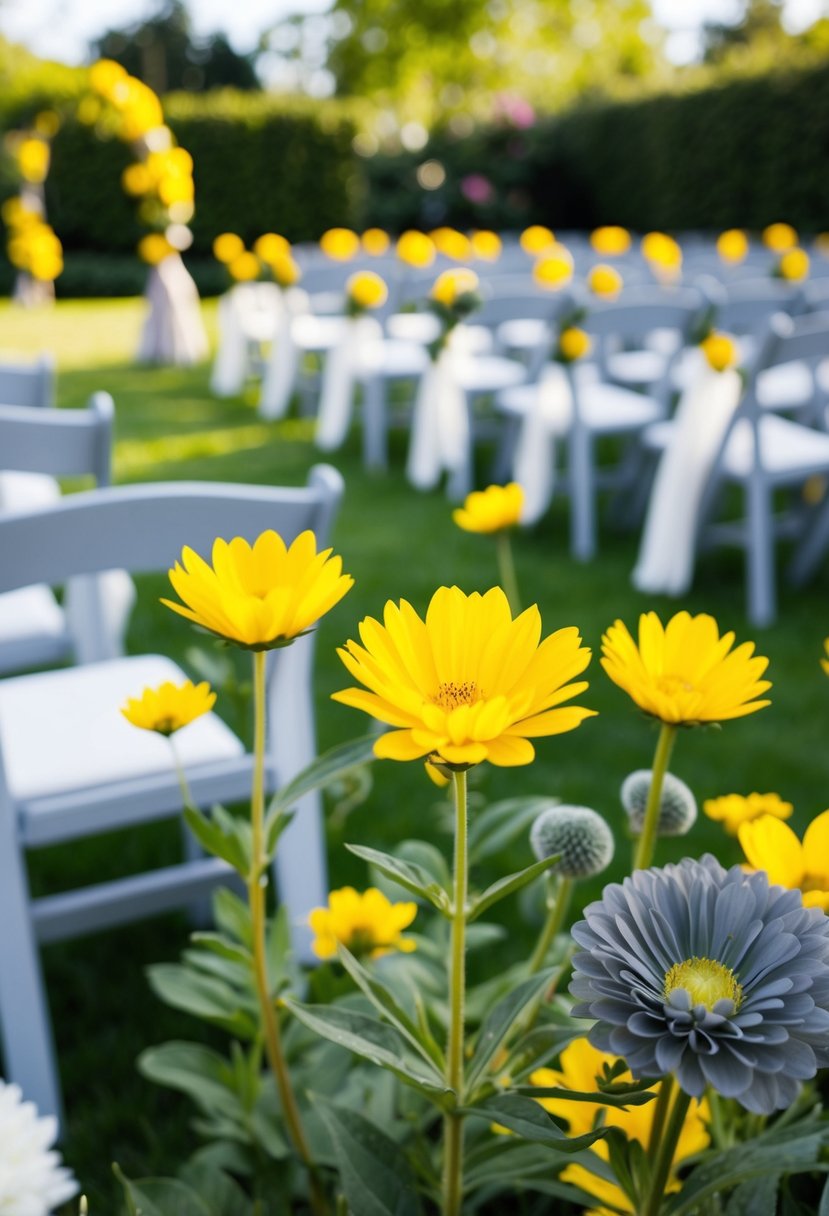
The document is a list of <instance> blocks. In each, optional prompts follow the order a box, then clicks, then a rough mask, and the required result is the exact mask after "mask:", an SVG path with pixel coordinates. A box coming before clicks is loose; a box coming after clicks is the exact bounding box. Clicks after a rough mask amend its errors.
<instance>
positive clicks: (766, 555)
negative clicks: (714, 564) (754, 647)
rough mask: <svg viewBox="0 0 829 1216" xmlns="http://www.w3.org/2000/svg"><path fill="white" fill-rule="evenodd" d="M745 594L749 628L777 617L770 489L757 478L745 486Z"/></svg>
mask: <svg viewBox="0 0 829 1216" xmlns="http://www.w3.org/2000/svg"><path fill="white" fill-rule="evenodd" d="M746 508H747V510H746V514H747V519H746V525H747V528H748V535H747V537H746V592H747V598H748V605H747V608H748V619H749V621H750V623H751V624H752V625H759V626H764V625H771V624H773V622H774V619H775V616H776V615H777V603H776V594H775V584H774V535H773V531H772V514H771V490H770V488H769V487H768V486H767V485H766V484H765V483H764V482H761V481H760V480H759V478H757V477H752V478H751V480H750V481H749V483H748V485H747V487H746Z"/></svg>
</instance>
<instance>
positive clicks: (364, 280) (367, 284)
mask: <svg viewBox="0 0 829 1216" xmlns="http://www.w3.org/2000/svg"><path fill="white" fill-rule="evenodd" d="M345 291H346V295H347V296H348V298H349V300H350V301H351V303H352V305H353V306H354V307H355V308H358V309H360V310H361V311H362V310H363V309H366V308H381V307H382V306H383V305H384V304H385V302H386V300H387V299H388V298H389V289H388V287H387V286H386V284H385V283H384V282H383V280H382V279H381V278H380V276H379V274H375V273H374V271H373V270H360V271H358V272H357V274H353V275H351V277H350V278H349V280H348V282H347V283H346V285H345Z"/></svg>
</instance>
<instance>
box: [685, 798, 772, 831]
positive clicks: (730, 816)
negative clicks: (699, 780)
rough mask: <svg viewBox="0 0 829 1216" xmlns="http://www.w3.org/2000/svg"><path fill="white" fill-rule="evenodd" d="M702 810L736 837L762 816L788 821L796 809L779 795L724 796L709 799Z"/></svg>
mask: <svg viewBox="0 0 829 1216" xmlns="http://www.w3.org/2000/svg"><path fill="white" fill-rule="evenodd" d="M702 809H703V810H704V811H705V814H706V815H707V816H708V818H709V819H714V820H716V821H717V822H718V823H721V824H722V825H723V827H724V828H725V830H726V832H728V834H729V836H736V835H737V832H738V830H739V828H740V827H741V825H742V824H744V823H750V822H751V820H752V819H759V818H760V816H761V815H773V816H774V817H775V818H776V819H788V818H789V816H790V815H791V813H792V811H793V810H794V807H793V806H792V804H791V803H790V802H784V801H783V799H782V798H781V797H780V795H779V794H747V795H745V796H743V795H742V794H723V796H722V797H721V798H708V799H706V801H705V802H703V804H702Z"/></svg>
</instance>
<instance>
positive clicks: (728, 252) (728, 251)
mask: <svg viewBox="0 0 829 1216" xmlns="http://www.w3.org/2000/svg"><path fill="white" fill-rule="evenodd" d="M717 253H718V255H719V257H720V259H721V260H722V261H723V262H726V263H727V264H728V265H730V266H736V265H737V263H738V262H742V261H743V260H744V259H745V258H746V257H747V256H748V237H747V236H746V234H745V233H744V232H743V230H742V228H728V229H726V231H725V232H721V233H720V235H719V236H718V237H717Z"/></svg>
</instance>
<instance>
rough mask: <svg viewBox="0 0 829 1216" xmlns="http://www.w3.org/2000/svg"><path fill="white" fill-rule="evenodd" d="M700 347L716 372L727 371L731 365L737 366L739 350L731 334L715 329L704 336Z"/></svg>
mask: <svg viewBox="0 0 829 1216" xmlns="http://www.w3.org/2000/svg"><path fill="white" fill-rule="evenodd" d="M699 348H700V350H701V351H702V353H703V354H704V355H705V358H706V360H707V361H708V364H709V366H710V367H712V368H713V369H714V371H715V372H724V371H727V369H728V368H729V367H735V366H736V364H737V359H738V358H739V351H738V349H737V343H736V342H735V341H734V339H733V338H732V337H731V335H730V334H725V333H720V332H719V331H717V330H715V331H714V332H713V333H710V334H708V336H707V337H706V338H703V340H702V341H701V342H700V344H699Z"/></svg>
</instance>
